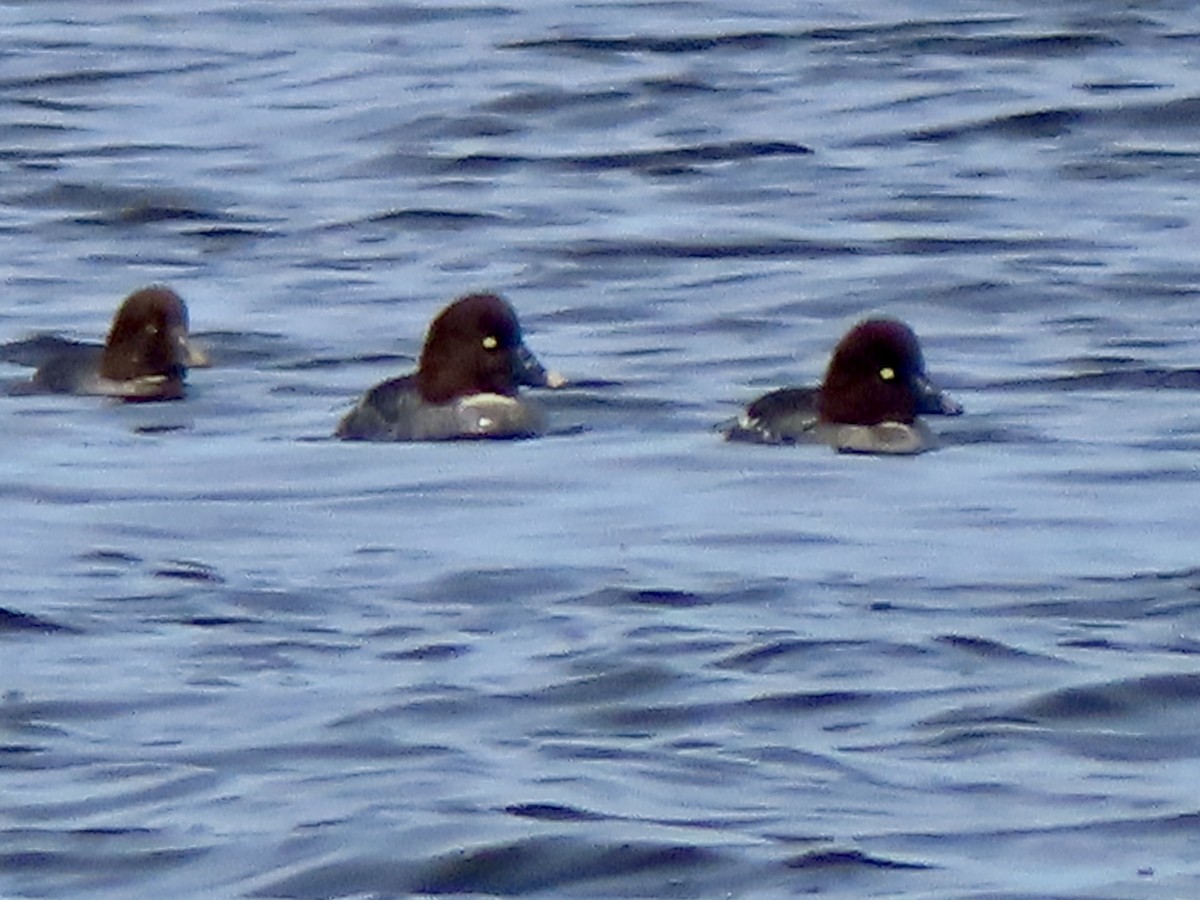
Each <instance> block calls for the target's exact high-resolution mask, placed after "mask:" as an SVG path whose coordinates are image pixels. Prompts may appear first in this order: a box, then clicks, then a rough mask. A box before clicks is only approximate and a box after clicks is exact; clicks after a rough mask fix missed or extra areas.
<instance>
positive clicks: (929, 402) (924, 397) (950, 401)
mask: <svg viewBox="0 0 1200 900" xmlns="http://www.w3.org/2000/svg"><path fill="white" fill-rule="evenodd" d="M913 390H914V392H915V393H916V395H917V412H918V413H923V414H925V415H927V416H957V415H960V414H961V413H962V411H963V408H962V405H961V404H960V403H959V402H958V401H957V400H955V399H954V398H953V397H951V396H950V395H949V394H946V393H944V392H942V391H940V390H938V388H937V387H935V386H934V385H933V383H932V382H931V381H930V380H929V379H928V378H926V377H925V376H923V375H921V376H918V377H917V378H916V380H915V381H914V383H913Z"/></svg>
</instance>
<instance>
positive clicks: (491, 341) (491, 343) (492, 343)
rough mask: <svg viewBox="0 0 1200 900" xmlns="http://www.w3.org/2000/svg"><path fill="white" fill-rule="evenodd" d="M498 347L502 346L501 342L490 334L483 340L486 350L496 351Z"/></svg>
mask: <svg viewBox="0 0 1200 900" xmlns="http://www.w3.org/2000/svg"><path fill="white" fill-rule="evenodd" d="M498 346H500V342H499V341H498V340H496V336H495V335H494V334H489V335H488V336H487V337H485V338H484V339H483V349H484V350H495V349H496V348H497V347H498Z"/></svg>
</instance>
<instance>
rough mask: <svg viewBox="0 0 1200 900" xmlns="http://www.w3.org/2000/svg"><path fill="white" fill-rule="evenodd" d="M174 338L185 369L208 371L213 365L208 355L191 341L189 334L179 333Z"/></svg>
mask: <svg viewBox="0 0 1200 900" xmlns="http://www.w3.org/2000/svg"><path fill="white" fill-rule="evenodd" d="M174 338H175V346H176V347H177V348H178V352H179V361H180V363H181V364H182V365H183V367H184V368H185V369H207V368H209V367H210V366H211V365H212V360H211V359H209V356H208V354H207V353H206V352H205V351H204V349H203V348H201V347H198V346H196V344H194V343H193V342H192V341H191V339H190V338H189V337H188V335H187V332H181V333H178V334H176V335H175V336H174Z"/></svg>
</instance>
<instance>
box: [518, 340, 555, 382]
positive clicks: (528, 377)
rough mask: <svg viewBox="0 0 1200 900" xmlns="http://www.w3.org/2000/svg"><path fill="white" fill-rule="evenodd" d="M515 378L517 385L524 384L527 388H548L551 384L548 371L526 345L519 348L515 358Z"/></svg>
mask: <svg viewBox="0 0 1200 900" xmlns="http://www.w3.org/2000/svg"><path fill="white" fill-rule="evenodd" d="M513 376H514V378H515V380H516V382H517V384H523V385H525V386H526V387H546V385H547V384H549V376H548V375H547V374H546V370H545V369H544V368H543V367H542V364H541V363H540V362H538V358H537V357H536V356H534V355H533V354H532V353H530V352H529V348H528V347H526V346H525V345H524V344H521V345H520V346H519V347H517V352H516V353H515V354H514V356H513Z"/></svg>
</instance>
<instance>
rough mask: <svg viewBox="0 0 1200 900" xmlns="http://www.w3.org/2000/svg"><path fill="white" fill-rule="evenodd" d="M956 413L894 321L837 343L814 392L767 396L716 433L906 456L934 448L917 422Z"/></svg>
mask: <svg viewBox="0 0 1200 900" xmlns="http://www.w3.org/2000/svg"><path fill="white" fill-rule="evenodd" d="M962 411H963V409H962V406H961V405H960V404H959V403H958V402H957V401H956V400H954V399H953V398H952V397H950V396H949V395H948V394H946V393H944V392H943V391H941V390H940V389H939V388H937V387H936V386H935V385H934V384H933V382H932V381H931V380H930V379H929V376H928V375H927V374H926V372H925V358H924V355H923V354H922V352H921V345H920V342H919V341H918V340H917V336H916V334H915V333H914V332H913V330H912V328H910V327H909V326H908V325H907V324H905V323H904V322H901V321H899V320H897V319H888V318H870V319H866V320H864V321H862V322H859V323H858V324H857V325H855V326H854V327H853V328H851V329H850V330H849V331H848V332H847V333H846V335H845V336H844V337H843V338H842V339H841V340H840V341H839V342H838V344H837V346H836V347H835V348H834V351H833V355H832V357H831V358H830V360H829V366H828V368H827V369H826V370H825V377H824V380H823V381H822V382H821V384H820V386H819V387H815V388H811V387H806V388H796V387H791V388H782V389H780V390H775V391H772V392H770V393H768V394H765V395H764V396H762V397H759V398H758V399H757V400H754V401H753V402H752V403H750V404H749V405H748V406H747V407H746V408H745V410H744V411H743V412H742V414H741V415H740V416H739V417H738V418H737V419H736V420H733V421H731V422H729V423H726V424H725V425H723V426H721V431H722V432H723V434H724V436H725V438H726V440H729V441H743V442H750V443H758V444H796V443H824V444H828V445H829V446H831V447H833V448H834V449H835V450H837V451H838V452H841V453H870V454H899V455H906V454H917V453H922V452H924V451H926V450H930V449H933V448H934V447H936V446H937V440H936V438H935V437H934V435H933V433H932V432H931V431H930V430H929V428H928V427H927V426H926V425H925V424H924V423H923V422H922V421H921V420H920V419H919V418H918V416H920V415H941V416H957V415H961V414H962Z"/></svg>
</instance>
